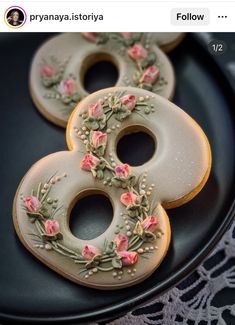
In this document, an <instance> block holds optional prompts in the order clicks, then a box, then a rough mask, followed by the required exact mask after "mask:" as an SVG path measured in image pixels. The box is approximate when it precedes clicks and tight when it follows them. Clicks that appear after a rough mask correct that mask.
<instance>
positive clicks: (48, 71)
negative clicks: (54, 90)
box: [40, 64, 56, 78]
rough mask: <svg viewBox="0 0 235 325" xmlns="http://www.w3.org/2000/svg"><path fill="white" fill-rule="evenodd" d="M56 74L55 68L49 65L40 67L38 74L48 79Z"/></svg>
mask: <svg viewBox="0 0 235 325" xmlns="http://www.w3.org/2000/svg"><path fill="white" fill-rule="evenodd" d="M55 73H56V71H55V68H54V67H53V65H51V64H45V65H43V66H42V68H41V71H40V74H41V76H42V77H44V78H50V77H52V76H54V75H55Z"/></svg>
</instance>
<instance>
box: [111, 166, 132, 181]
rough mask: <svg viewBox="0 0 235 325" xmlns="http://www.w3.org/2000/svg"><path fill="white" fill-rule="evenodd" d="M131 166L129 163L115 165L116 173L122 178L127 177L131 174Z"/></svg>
mask: <svg viewBox="0 0 235 325" xmlns="http://www.w3.org/2000/svg"><path fill="white" fill-rule="evenodd" d="M130 171H131V168H130V166H129V165H128V164H121V165H118V166H116V167H115V174H116V176H117V177H120V178H127V177H128V176H129V175H130Z"/></svg>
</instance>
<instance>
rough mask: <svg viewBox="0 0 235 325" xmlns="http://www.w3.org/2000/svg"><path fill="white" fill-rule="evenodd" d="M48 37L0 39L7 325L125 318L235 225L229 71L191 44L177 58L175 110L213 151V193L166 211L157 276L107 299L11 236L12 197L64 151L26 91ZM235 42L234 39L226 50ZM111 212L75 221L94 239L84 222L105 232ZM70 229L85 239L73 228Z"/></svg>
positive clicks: (1, 303)
mask: <svg viewBox="0 0 235 325" xmlns="http://www.w3.org/2000/svg"><path fill="white" fill-rule="evenodd" d="M48 37H49V35H48V34H19V33H18V34H11V35H9V34H2V35H1V36H0V53H1V54H0V57H1V60H0V94H1V97H0V100H1V102H0V103H1V104H0V107H1V108H0V121H1V124H0V143H1V156H0V179H1V184H2V185H1V191H0V193H1V194H0V207H1V225H0V319H1V322H3V321H4V320H5V321H7V320H8V321H14V323H16V322H17V321H22V322H24V323H26V322H27V321H28V322H30V321H31V322H34V323H35V322H41V323H47V324H48V323H53V322H54V323H56V324H59V323H60V322H61V323H63V322H64V323H66V324H68V323H69V322H73V323H77V322H79V321H91V320H98V319H107V318H109V317H115V316H118V315H119V314H121V313H124V312H126V311H128V310H129V309H131V308H133V307H134V306H136V305H137V304H140V303H143V302H145V301H147V300H148V299H151V298H152V297H154V296H156V295H159V294H161V293H162V292H163V291H165V290H167V289H168V288H170V287H171V286H173V285H175V284H176V283H177V282H178V281H179V280H181V279H182V278H183V277H185V276H186V275H187V274H189V273H190V272H191V271H192V270H193V269H194V268H195V267H196V266H197V265H198V264H199V262H201V261H202V259H203V258H204V257H205V256H206V255H207V254H208V253H209V251H210V250H211V249H212V248H213V246H214V245H215V243H216V242H217V241H218V240H219V238H220V237H221V235H222V234H223V233H224V231H225V230H226V228H227V227H228V225H229V223H230V221H231V220H232V213H233V211H232V209H233V207H234V206H233V200H234V189H235V184H234V170H235V164H234V148H235V137H234V111H233V108H234V95H233V92H232V89H231V88H230V85H229V82H228V81H227V79H226V78H225V76H224V74H223V71H222V70H220V68H219V66H218V65H217V64H216V63H215V62H214V61H213V59H212V58H211V57H210V56H209V54H208V53H207V51H206V50H205V48H204V47H203V46H202V45H201V44H200V42H198V40H197V38H196V37H195V36H193V35H188V36H187V37H186V39H185V40H184V41H183V43H182V44H181V45H180V46H179V47H178V48H177V49H176V50H174V52H173V53H172V54H171V55H170V56H171V59H172V60H173V64H174V66H175V70H176V78H177V86H176V94H175V98H174V102H175V103H176V104H178V105H179V106H180V107H182V108H183V109H185V111H186V112H188V113H189V114H190V115H191V116H192V117H193V118H194V119H195V120H196V121H197V122H198V123H199V124H200V125H201V126H202V128H203V129H204V130H205V132H206V134H207V135H208V138H209V141H210V143H211V147H212V155H213V167H212V172H211V176H210V178H209V181H208V183H207V184H206V186H205V188H204V189H203V190H202V191H201V193H200V194H199V195H198V196H197V197H196V198H195V199H194V200H193V201H191V202H190V203H188V204H186V205H185V206H182V207H180V208H178V209H174V210H171V211H168V213H169V216H170V220H171V226H172V243H171V246H170V249H169V252H168V254H167V256H166V258H165V259H164V261H163V263H162V264H161V266H160V267H159V269H158V270H157V271H156V272H155V273H154V274H153V275H152V276H151V277H149V278H148V279H147V280H145V281H144V282H142V283H140V284H138V285H136V286H134V287H131V288H128V289H122V290H119V291H109V292H102V291H97V290H94V289H88V288H85V287H82V286H79V285H76V284H74V283H72V282H69V281H68V280H66V279H64V278H63V277H61V276H59V275H58V274H56V273H55V272H53V271H51V270H50V269H49V268H47V267H46V266H45V265H43V264H42V263H40V262H39V261H38V260H37V259H36V258H35V257H34V256H32V255H31V254H30V253H29V252H28V251H27V250H26V249H25V248H24V247H23V246H22V244H21V243H20V241H19V240H18V238H17V236H16V234H15V231H14V228H13V223H12V201H13V197H14V194H15V190H16V188H17V185H18V183H19V182H20V180H21V178H22V176H23V175H24V174H25V172H26V171H27V170H28V169H29V168H30V166H31V165H32V164H33V163H34V162H35V161H37V160H38V159H40V158H41V157H44V156H46V155H47V154H49V153H51V152H55V151H59V150H64V149H66V144H65V134H64V130H63V129H60V128H59V127H56V126H54V125H52V124H50V123H49V122H47V121H46V120H45V119H44V118H43V117H42V116H41V115H40V114H39V113H38V112H37V110H36V109H35V107H34V105H33V104H32V101H31V99H30V95H29V90H28V73H29V65H30V61H31V58H32V55H33V53H34V51H35V50H36V49H37V47H38V46H39V45H40V44H41V43H42V42H43V41H44V40H45V39H46V38H48ZM232 37H234V36H233V35H232V34H231V36H230V37H228V42H229V41H230V40H231V41H232ZM103 67H105V65H104V66H103ZM106 67H107V66H106ZM99 69H100V67H98V66H97V67H96V68H94V69H93V71H90V75H89V76H88V77H87V78H88V79H87V83H88V86H87V87H90V88H92V87H93V88H94V87H97V83H96V85H95V81H93V82H91V80H90V79H91V78H92V76H97V75H100V73H98V71H99ZM109 71H111V70H109ZM103 78H104V77H103ZM106 78H107V80H106V81H111V80H112V79H113V74H112V73H111V74H109V73H108V72H107V75H106ZM106 81H104V80H103V81H102V84H101V82H100V81H99V82H98V86H102V87H103V86H109V85H110V84H109V83H108V84H105V83H106ZM146 147H148V144H146ZM137 158H138V157H137ZM93 205H94V206H95V207H98V206H99V202H98V201H97V202H96V200H94V202H93V204H92V205H91V206H93ZM104 210H105V208H104V209H103V210H102V209H98V208H97V213H96V215H95V218H94V215H89V213H90V212H91V211H92V209H89V210H86V211H85V212H84V211H83V214H84V213H87V214H88V217H87V219H86V218H84V217H82V218H81V219H79V218H77V219H78V220H77V222H78V225H79V226H80V229H81V227H83V224H84V227H86V228H87V229H88V228H89V225H88V223H87V222H88V221H89V220H92V219H93V220H94V219H95V221H94V222H95V226H94V227H91V228H95V229H96V231H98V232H100V231H102V229H103V227H107V223H108V221H110V219H109V218H108V217H107V218H104V217H103V213H104ZM93 211H94V209H93ZM106 212H107V211H106ZM101 213H102V214H101ZM73 219H74V218H73ZM74 220H75V219H74ZM72 226H73V228H74V229H75V230H74V231H75V233H76V231H77V234H78V235H79V231H80V230H79V229H78V228H77V225H76V220H75V221H74V224H73V225H72ZM76 229H77V230H76ZM80 232H81V231H80ZM88 233H89V231H88Z"/></svg>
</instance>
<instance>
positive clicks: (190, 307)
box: [93, 221, 235, 325]
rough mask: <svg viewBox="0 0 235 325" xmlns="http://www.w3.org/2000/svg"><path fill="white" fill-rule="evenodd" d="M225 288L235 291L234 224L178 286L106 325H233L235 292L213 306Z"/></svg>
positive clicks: (234, 321)
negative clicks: (208, 254) (207, 255)
mask: <svg viewBox="0 0 235 325" xmlns="http://www.w3.org/2000/svg"><path fill="white" fill-rule="evenodd" d="M225 288H230V289H232V288H235V221H234V223H233V225H232V227H231V228H230V229H229V230H228V231H227V233H226V234H225V235H224V237H223V238H222V239H221V241H220V242H219V244H218V245H217V246H216V248H215V249H214V251H213V252H212V254H211V255H210V256H209V257H207V259H206V260H205V261H204V262H203V263H202V264H201V265H200V266H199V267H198V268H197V270H196V271H194V273H193V274H191V275H190V276H189V277H188V278H186V279H185V280H183V281H182V282H181V283H180V284H179V285H178V286H176V287H174V288H173V289H171V290H169V291H168V292H167V293H165V294H164V295H162V296H160V297H158V298H156V299H154V300H153V301H152V302H151V303H149V304H147V305H146V306H144V307H141V308H137V309H135V310H134V311H131V312H129V313H128V314H126V315H125V316H123V317H121V318H118V319H116V320H114V321H112V322H108V323H106V324H107V325H127V324H128V325H150V324H154V325H178V324H180V325H182V324H183V325H191V324H192V325H203V324H209V325H214V324H216V325H234V324H235V291H232V293H231V294H229V298H231V299H228V295H226V299H225V298H224V297H222V298H221V299H220V302H221V303H220V304H219V305H218V302H217V303H214V300H215V299H214V298H215V297H216V295H217V294H219V293H221V292H222V290H223V289H225ZM232 297H233V299H232ZM232 300H233V302H232ZM226 313H227V315H228V317H226V315H225V314H226ZM93 325H94V324H93Z"/></svg>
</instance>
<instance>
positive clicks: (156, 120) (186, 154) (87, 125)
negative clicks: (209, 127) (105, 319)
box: [13, 87, 211, 289]
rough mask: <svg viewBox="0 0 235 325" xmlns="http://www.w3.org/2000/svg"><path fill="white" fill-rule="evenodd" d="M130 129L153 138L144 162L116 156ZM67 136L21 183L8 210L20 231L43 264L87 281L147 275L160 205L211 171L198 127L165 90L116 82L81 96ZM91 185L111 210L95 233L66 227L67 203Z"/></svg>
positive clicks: (189, 191) (172, 203) (162, 238)
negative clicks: (63, 146)
mask: <svg viewBox="0 0 235 325" xmlns="http://www.w3.org/2000/svg"><path fill="white" fill-rule="evenodd" d="M136 131H143V132H146V133H148V134H149V135H150V136H151V137H152V138H153V139H154V141H155V152H154V154H153V156H152V158H151V159H150V160H149V161H148V162H146V163H145V164H144V165H142V166H138V167H131V166H129V165H128V164H126V163H125V162H124V163H123V162H121V161H120V160H119V159H118V157H117V154H116V146H117V142H118V141H119V139H120V138H121V137H122V136H123V135H125V134H127V133H132V132H136ZM67 143H68V147H69V151H63V152H57V153H54V154H51V155H49V156H47V157H45V158H43V159H41V160H40V161H39V162H37V163H36V164H35V165H34V166H33V167H32V168H31V169H30V170H29V171H28V173H27V174H26V175H25V177H24V178H23V180H22V182H21V184H20V186H19V188H18V191H17V193H16V196H15V201H14V213H13V214H14V225H15V229H16V231H17V234H18V236H19V238H20V240H21V241H22V242H23V244H24V245H25V246H26V247H27V248H28V249H29V250H30V251H31V252H32V253H33V254H34V255H35V256H36V257H37V258H38V259H39V260H41V261H42V262H43V263H45V264H46V265H47V266H49V267H50V268H52V269H53V270H55V271H56V272H58V273H60V274H62V275H63V276H65V277H67V278H69V279H70V280H72V281H74V282H77V283H79V284H82V285H85V286H89V287H94V288H97V289H117V288H122V287H127V286H131V285H133V284H136V283H138V282H140V281H142V280H144V279H145V278H147V277H148V276H149V275H150V274H151V273H152V272H153V271H154V270H155V269H156V268H157V267H158V266H159V264H160V263H161V261H162V260H163V258H164V256H165V255H166V253H167V250H168V247H169V243H170V237H171V231H170V224H169V220H168V216H167V213H166V211H165V209H168V208H175V207H177V206H180V205H182V204H184V203H186V202H187V201H189V200H191V199H192V198H193V197H194V196H195V195H196V194H197V193H198V192H199V191H200V190H201V189H202V187H203V186H204V184H205V182H206V180H207V178H208V176H209V173H210V168H211V153H210V146H209V143H208V140H207V138H206V136H205V134H204V132H203V131H202V130H201V128H200V127H199V126H198V124H197V123H196V122H195V121H194V120H193V119H192V118H191V117H190V116H189V115H187V114H186V113H185V112H184V111H183V110H181V109H180V108H179V107H177V106H175V105H174V104H172V103H171V102H169V101H168V100H166V99H164V98H163V97H160V96H158V95H154V94H152V93H151V92H149V91H146V90H143V89H138V88H132V87H121V88H117V87H115V88H108V89H104V90H101V91H98V92H96V93H94V94H92V95H89V96H88V97H87V98H85V99H84V100H83V101H82V102H81V103H80V104H79V105H78V106H77V108H76V109H75V110H74V112H73V114H72V116H71V118H70V120H69V123H68V127H67ZM136 145H138V143H137V144H136ZM126 150H128V148H126ZM94 193H101V194H104V195H106V196H107V197H108V198H109V199H110V201H111V203H112V206H113V220H112V222H111V224H110V226H109V227H108V229H107V230H106V231H105V232H104V233H103V234H101V235H100V236H98V237H97V238H94V239H92V240H81V239H78V238H76V237H75V236H74V235H73V234H72V233H71V231H70V228H69V218H70V212H71V209H72V208H73V206H74V204H75V203H76V202H77V201H78V200H79V199H80V198H82V197H84V196H87V195H90V194H94ZM94 218H95V216H94Z"/></svg>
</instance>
